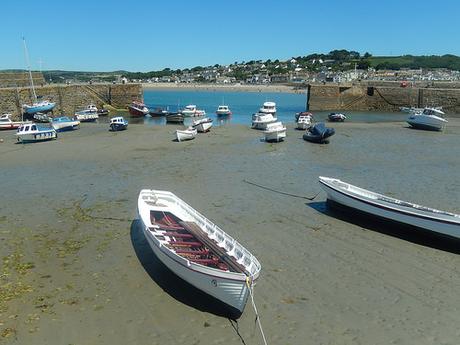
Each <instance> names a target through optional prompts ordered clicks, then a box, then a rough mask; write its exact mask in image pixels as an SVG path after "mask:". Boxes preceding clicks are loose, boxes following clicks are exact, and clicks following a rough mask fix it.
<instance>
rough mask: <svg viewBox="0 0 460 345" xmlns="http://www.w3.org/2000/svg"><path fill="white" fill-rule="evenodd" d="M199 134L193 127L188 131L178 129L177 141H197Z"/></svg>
mask: <svg viewBox="0 0 460 345" xmlns="http://www.w3.org/2000/svg"><path fill="white" fill-rule="evenodd" d="M197 132H198V131H197V129H196V128H193V127H191V126H190V127H188V128H187V129H177V130H176V140H177V141H179V142H180V141H186V140H192V139H195V137H196V134H197Z"/></svg>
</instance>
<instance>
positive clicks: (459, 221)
mask: <svg viewBox="0 0 460 345" xmlns="http://www.w3.org/2000/svg"><path fill="white" fill-rule="evenodd" d="M319 182H320V185H321V187H322V188H323V189H324V190H325V191H326V193H327V200H328V202H332V205H333V206H336V205H340V206H345V207H348V208H350V209H354V210H357V211H359V212H361V213H364V214H367V215H372V216H373V217H378V218H382V219H385V220H390V221H392V222H396V223H400V224H405V225H409V226H412V227H415V228H417V229H423V230H429V231H432V232H435V233H439V234H442V235H447V236H451V237H455V238H457V239H458V238H460V215H459V214H455V213H450V212H445V211H440V210H436V209H433V208H429V207H425V206H421V205H417V204H413V203H410V202H407V201H402V200H398V199H395V198H391V197H388V196H385V195H382V194H378V193H374V192H372V191H369V190H366V189H363V188H359V187H356V186H353V185H351V184H349V183H346V182H343V181H341V180H339V179H334V178H330V177H323V176H320V177H319Z"/></svg>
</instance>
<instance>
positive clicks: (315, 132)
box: [303, 122, 335, 144]
mask: <svg viewBox="0 0 460 345" xmlns="http://www.w3.org/2000/svg"><path fill="white" fill-rule="evenodd" d="M334 134H335V130H334V128H328V127H326V125H325V124H324V122H319V123H317V124H316V125H314V126H312V127H310V128H308V129H307V131H306V132H305V134H304V135H303V140H306V141H310V142H312V143H318V144H323V143H327V142H328V141H327V139H328V138H329V137H330V136H332V135H334Z"/></svg>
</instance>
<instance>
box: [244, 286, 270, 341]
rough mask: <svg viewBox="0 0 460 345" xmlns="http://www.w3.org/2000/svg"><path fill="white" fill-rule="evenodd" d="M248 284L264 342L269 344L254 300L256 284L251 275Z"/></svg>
mask: <svg viewBox="0 0 460 345" xmlns="http://www.w3.org/2000/svg"><path fill="white" fill-rule="evenodd" d="M246 285H247V286H248V289H249V295H251V303H252V307H253V308H254V312H255V313H256V321H257V324H258V325H259V329H260V333H261V334H262V339H263V340H264V344H265V345H267V344H268V343H267V339H265V333H264V330H263V328H262V323H261V322H260V316H259V312H258V311H257V307H256V302H254V284H253V282H252V279H250V278H249V277H248V278H247V279H246Z"/></svg>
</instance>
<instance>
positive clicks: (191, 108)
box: [181, 104, 206, 117]
mask: <svg viewBox="0 0 460 345" xmlns="http://www.w3.org/2000/svg"><path fill="white" fill-rule="evenodd" d="M181 113H182V114H183V115H184V116H185V117H193V116H205V115H206V112H205V111H204V110H200V109H197V108H196V105H194V104H190V105H187V106H186V107H185V108H184V109H182V110H181Z"/></svg>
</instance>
